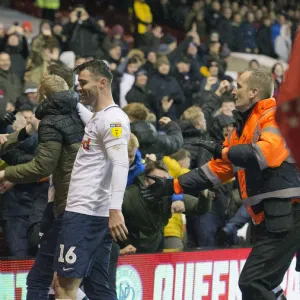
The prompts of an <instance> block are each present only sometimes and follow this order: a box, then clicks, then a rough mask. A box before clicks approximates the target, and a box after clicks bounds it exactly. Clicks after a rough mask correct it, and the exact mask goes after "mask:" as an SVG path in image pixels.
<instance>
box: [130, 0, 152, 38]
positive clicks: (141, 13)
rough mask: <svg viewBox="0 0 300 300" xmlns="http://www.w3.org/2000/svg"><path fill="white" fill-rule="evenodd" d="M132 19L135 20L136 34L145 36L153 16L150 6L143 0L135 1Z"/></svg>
mask: <svg viewBox="0 0 300 300" xmlns="http://www.w3.org/2000/svg"><path fill="white" fill-rule="evenodd" d="M133 18H134V20H135V26H136V27H137V28H136V29H135V31H136V32H137V33H138V34H145V33H146V32H147V31H148V28H149V25H151V24H152V21H153V16H152V12H151V9H150V6H149V5H148V4H147V3H146V1H145V0H135V1H134V5H133Z"/></svg>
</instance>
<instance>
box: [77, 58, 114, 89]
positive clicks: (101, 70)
mask: <svg viewBox="0 0 300 300" xmlns="http://www.w3.org/2000/svg"><path fill="white" fill-rule="evenodd" d="M83 70H88V71H89V72H91V73H92V74H93V75H94V76H103V77H105V78H107V79H108V80H109V82H110V83H111V82H112V79H113V75H112V73H111V71H110V69H109V65H108V64H107V63H106V62H105V61H103V60H101V59H93V60H90V61H87V62H85V63H83V64H81V65H79V66H77V67H76V68H75V72H77V73H80V72H82V71H83Z"/></svg>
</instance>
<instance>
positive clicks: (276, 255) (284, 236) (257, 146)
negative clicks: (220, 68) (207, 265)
mask: <svg viewBox="0 0 300 300" xmlns="http://www.w3.org/2000/svg"><path fill="white" fill-rule="evenodd" d="M221 84H223V85H226V83H224V82H222V83H221ZM273 91H274V83H273V80H272V77H271V74H269V73H268V72H267V71H264V70H261V69H258V70H252V71H246V72H244V73H243V74H242V75H241V76H240V77H239V79H238V82H237V88H235V89H234V90H233V92H232V93H233V95H234V98H235V102H236V109H237V110H238V112H237V113H236V114H235V119H236V123H237V126H236V128H235V129H234V130H233V131H232V132H231V134H229V135H228V137H227V139H226V140H225V142H224V144H223V145H218V144H216V143H214V142H206V141H199V143H198V144H199V145H200V146H203V147H204V148H206V149H207V150H208V151H210V152H211V153H213V155H214V159H212V160H211V161H209V162H208V163H207V164H205V165H204V166H202V167H201V168H197V169H194V170H192V171H190V172H188V173H186V174H184V175H181V176H179V177H178V178H177V179H175V180H171V179H166V180H160V179H158V178H152V179H154V180H155V184H153V185H151V186H150V187H148V188H147V189H146V190H145V191H144V197H145V198H147V197H148V195H152V197H153V196H156V197H157V196H158V195H159V196H161V195H162V194H163V195H164V196H165V195H172V194H173V193H174V191H175V193H176V194H177V193H178V194H179V193H185V194H191V195H198V193H199V192H200V191H201V190H204V189H209V188H211V187H213V186H218V185H219V184H222V183H224V182H226V181H228V180H229V179H231V178H233V177H234V176H235V177H236V179H237V182H238V184H239V190H240V194H241V197H242V199H243V202H244V203H245V205H246V206H247V209H248V211H249V213H250V214H251V216H252V218H253V221H254V223H255V224H256V226H255V230H254V231H255V236H256V241H255V244H254V245H253V248H252V251H251V253H250V255H249V257H248V260H247V262H246V264H245V266H244V268H243V271H242V274H241V276H240V280H239V287H240V289H241V291H242V295H243V297H242V298H243V300H258V299H259V300H273V299H274V300H275V299H276V297H275V291H276V288H277V286H278V285H280V283H281V282H282V280H283V277H284V275H285V272H286V271H287V269H288V267H289V265H290V263H291V261H292V259H293V257H294V253H295V252H296V251H297V250H298V248H299V247H300V204H299V203H297V202H298V199H299V198H300V180H299V176H298V174H297V169H296V164H295V163H294V161H293V159H292V157H291V156H290V153H289V150H288V149H287V148H286V144H285V141H284V139H283V138H282V136H281V135H280V132H279V130H278V126H277V124H276V121H275V113H276V103H275V100H274V99H273V98H271V97H272V95H273ZM261 99H264V100H261ZM295 138H299V137H295Z"/></svg>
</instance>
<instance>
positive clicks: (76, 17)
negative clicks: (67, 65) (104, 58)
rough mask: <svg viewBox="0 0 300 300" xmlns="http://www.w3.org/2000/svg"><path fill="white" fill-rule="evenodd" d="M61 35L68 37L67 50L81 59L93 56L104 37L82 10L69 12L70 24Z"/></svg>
mask: <svg viewBox="0 0 300 300" xmlns="http://www.w3.org/2000/svg"><path fill="white" fill-rule="evenodd" d="M63 33H64V34H65V35H66V36H67V37H68V41H67V44H68V50H69V51H73V52H74V53H75V55H76V56H82V57H87V56H95V54H96V51H97V48H98V45H99V40H103V39H104V37H105V33H104V32H103V31H102V30H101V29H100V27H99V26H98V24H97V23H96V22H95V21H94V20H93V19H92V18H90V16H89V14H88V13H87V11H86V10H85V9H84V8H76V9H75V10H74V11H72V12H71V14H70V22H69V23H67V24H66V25H65V27H64V32H63Z"/></svg>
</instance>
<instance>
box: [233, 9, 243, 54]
mask: <svg viewBox="0 0 300 300" xmlns="http://www.w3.org/2000/svg"><path fill="white" fill-rule="evenodd" d="M241 23H242V16H241V15H240V14H238V13H236V14H235V15H234V16H233V22H232V38H233V41H234V43H233V45H232V49H230V50H232V51H235V52H242V51H244V40H243V31H242V28H241Z"/></svg>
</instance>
